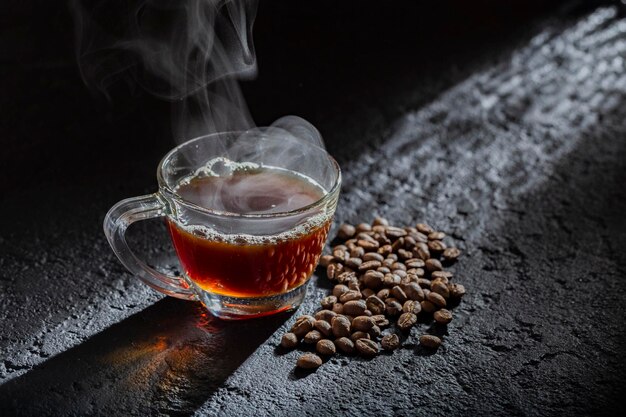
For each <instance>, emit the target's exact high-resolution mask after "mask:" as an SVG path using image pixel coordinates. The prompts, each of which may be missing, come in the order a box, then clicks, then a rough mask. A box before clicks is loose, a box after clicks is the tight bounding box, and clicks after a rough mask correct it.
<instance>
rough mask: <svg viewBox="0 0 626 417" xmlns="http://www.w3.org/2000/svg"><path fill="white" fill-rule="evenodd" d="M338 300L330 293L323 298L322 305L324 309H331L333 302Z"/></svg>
mask: <svg viewBox="0 0 626 417" xmlns="http://www.w3.org/2000/svg"><path fill="white" fill-rule="evenodd" d="M336 302H337V297H335V296H334V295H329V296H328V297H324V298H322V301H321V303H320V304H321V305H322V308H323V309H326V310H330V309H331V308H333V304H335V303H336Z"/></svg>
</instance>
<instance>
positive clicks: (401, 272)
mask: <svg viewBox="0 0 626 417" xmlns="http://www.w3.org/2000/svg"><path fill="white" fill-rule="evenodd" d="M391 273H392V274H394V275H397V276H399V277H400V279H402V278H404V277H406V275H407V274H406V271H405V270H404V269H394V270H393V271H392V272H391Z"/></svg>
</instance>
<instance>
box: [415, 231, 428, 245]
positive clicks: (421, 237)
mask: <svg viewBox="0 0 626 417" xmlns="http://www.w3.org/2000/svg"><path fill="white" fill-rule="evenodd" d="M411 237H412V238H413V239H415V242H417V243H428V236H427V235H425V234H424V233H422V232H417V233H415V234H411Z"/></svg>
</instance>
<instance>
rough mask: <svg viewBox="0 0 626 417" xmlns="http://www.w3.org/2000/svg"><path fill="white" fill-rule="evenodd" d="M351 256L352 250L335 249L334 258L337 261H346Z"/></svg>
mask: <svg viewBox="0 0 626 417" xmlns="http://www.w3.org/2000/svg"><path fill="white" fill-rule="evenodd" d="M349 256H350V252H348V251H347V250H343V249H335V250H333V258H334V259H335V260H336V261H337V262H344V261H345V260H347V259H348V258H349Z"/></svg>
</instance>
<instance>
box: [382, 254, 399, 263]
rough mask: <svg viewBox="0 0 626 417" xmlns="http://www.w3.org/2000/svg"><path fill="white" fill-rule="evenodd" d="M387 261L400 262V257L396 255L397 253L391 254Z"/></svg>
mask: <svg viewBox="0 0 626 417" xmlns="http://www.w3.org/2000/svg"><path fill="white" fill-rule="evenodd" d="M385 259H391V260H392V261H394V262H396V261H397V260H398V255H396V254H395V253H390V254H389V255H387V257H386V258H385Z"/></svg>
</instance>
